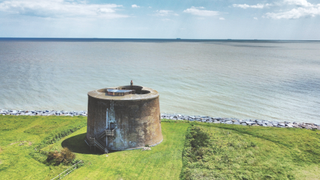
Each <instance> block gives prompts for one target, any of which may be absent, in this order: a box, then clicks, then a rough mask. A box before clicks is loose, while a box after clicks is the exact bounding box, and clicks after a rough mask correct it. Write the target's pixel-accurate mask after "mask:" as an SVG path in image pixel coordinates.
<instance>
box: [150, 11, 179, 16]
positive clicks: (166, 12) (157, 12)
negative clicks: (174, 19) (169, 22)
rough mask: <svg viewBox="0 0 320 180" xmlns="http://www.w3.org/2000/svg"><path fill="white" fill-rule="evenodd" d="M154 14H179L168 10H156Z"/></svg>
mask: <svg viewBox="0 0 320 180" xmlns="http://www.w3.org/2000/svg"><path fill="white" fill-rule="evenodd" d="M155 16H179V15H178V14H177V13H174V12H173V11H170V10H157V11H156V14H155Z"/></svg>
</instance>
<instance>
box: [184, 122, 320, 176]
mask: <svg viewBox="0 0 320 180" xmlns="http://www.w3.org/2000/svg"><path fill="white" fill-rule="evenodd" d="M192 124H193V126H192V127H190V128H189V129H188V135H187V140H186V144H185V149H184V153H183V164H184V167H183V170H182V173H181V177H182V178H183V179H320V172H319V167H320V135H319V131H310V130H304V129H287V128H284V129H283V128H271V127H269V128H267V127H250V126H237V125H226V124H203V123H192Z"/></svg>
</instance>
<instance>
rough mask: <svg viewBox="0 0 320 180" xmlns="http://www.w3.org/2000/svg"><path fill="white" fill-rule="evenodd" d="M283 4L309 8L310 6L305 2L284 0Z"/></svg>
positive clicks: (304, 0) (303, 0) (302, 0)
mask: <svg viewBox="0 0 320 180" xmlns="http://www.w3.org/2000/svg"><path fill="white" fill-rule="evenodd" d="M283 2H284V3H285V4H289V5H297V6H304V7H310V6H312V4H311V3H309V2H308V1H307V0H284V1H283Z"/></svg>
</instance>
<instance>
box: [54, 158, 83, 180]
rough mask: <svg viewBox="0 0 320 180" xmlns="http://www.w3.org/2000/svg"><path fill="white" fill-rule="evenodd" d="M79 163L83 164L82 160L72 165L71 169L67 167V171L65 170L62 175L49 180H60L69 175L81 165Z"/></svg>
mask: <svg viewBox="0 0 320 180" xmlns="http://www.w3.org/2000/svg"><path fill="white" fill-rule="evenodd" d="M81 163H83V161H82V160H81V161H79V162H77V163H76V164H74V165H72V166H71V167H69V168H68V169H66V170H65V171H63V172H62V173H60V174H59V175H57V176H56V177H54V178H52V179H51V180H55V179H62V178H63V177H65V176H67V175H68V174H70V173H71V172H72V171H74V170H75V169H77V168H79V164H81Z"/></svg>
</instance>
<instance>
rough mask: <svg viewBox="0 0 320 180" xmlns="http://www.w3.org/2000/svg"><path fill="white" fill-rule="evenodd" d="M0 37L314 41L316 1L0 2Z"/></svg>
mask: <svg viewBox="0 0 320 180" xmlns="http://www.w3.org/2000/svg"><path fill="white" fill-rule="evenodd" d="M0 37H49V38H181V39H275V40H278V39H282V40H320V0H144V1H142V0H133V1H128V0H126V1H125V0H0Z"/></svg>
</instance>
